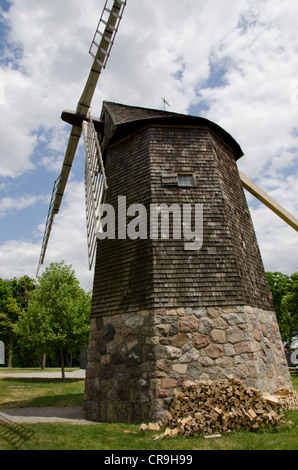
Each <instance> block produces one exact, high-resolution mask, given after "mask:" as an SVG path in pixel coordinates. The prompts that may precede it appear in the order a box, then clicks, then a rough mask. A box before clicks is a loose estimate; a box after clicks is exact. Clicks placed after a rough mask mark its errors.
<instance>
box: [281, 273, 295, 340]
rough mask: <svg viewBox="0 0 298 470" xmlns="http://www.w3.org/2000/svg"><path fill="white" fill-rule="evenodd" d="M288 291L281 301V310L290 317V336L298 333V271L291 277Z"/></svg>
mask: <svg viewBox="0 0 298 470" xmlns="http://www.w3.org/2000/svg"><path fill="white" fill-rule="evenodd" d="M290 281H291V283H290V286H289V291H288V293H287V294H286V295H285V296H284V297H283V299H282V301H281V310H282V311H283V312H284V313H285V314H286V315H287V317H288V338H289V339H291V338H293V337H294V336H296V335H298V272H297V273H294V274H292V276H291V277H290Z"/></svg>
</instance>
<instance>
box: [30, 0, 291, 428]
mask: <svg viewBox="0 0 298 470" xmlns="http://www.w3.org/2000/svg"><path fill="white" fill-rule="evenodd" d="M108 3H109V2H108V1H107V2H106V4H105V7H104V10H103V14H102V16H101V19H100V21H99V25H98V28H97V30H96V33H95V36H94V39H93V41H92V45H91V48H90V53H91V54H92V56H93V58H94V62H93V65H92V68H91V71H90V74H89V77H88V80H87V83H86V86H85V89H84V91H83V94H82V96H81V98H80V100H79V103H78V106H77V110H76V112H70V111H64V112H63V113H62V119H63V120H65V121H66V122H68V123H70V124H71V125H72V129H71V134H70V138H69V143H68V147H67V150H66V154H65V159H64V163H63V167H62V172H61V174H60V176H59V178H58V179H57V180H56V181H55V183H54V188H53V193H52V197H51V203H50V209H49V213H48V217H47V222H46V229H45V234H44V239H43V244H42V251H41V256H40V261H39V266H40V265H41V264H42V263H43V261H44V256H45V251H46V248H47V244H48V240H49V236H50V231H51V227H52V224H53V219H54V216H55V215H56V214H57V213H58V211H59V207H60V204H61V199H62V196H63V193H64V190H65V186H66V183H67V179H68V175H69V172H70V169H71V165H72V162H73V158H74V155H75V152H76V148H77V146H78V142H79V139H80V136H81V134H82V133H83V137H84V143H85V153H86V168H85V196H86V213H87V216H86V217H87V237H88V256H89V268H91V266H92V263H93V261H94V258H95V254H96V263H95V273H94V285H93V298H92V308H91V328H90V340H89V348H88V355H87V356H88V360H87V371H88V374H87V375H86V377H87V378H86V383H85V398H84V412H85V416H86V418H87V419H91V420H94V421H110V422H115V421H122V420H123V421H125V422H127V421H143V420H150V421H151V420H153V421H158V420H159V419H160V417H161V413H163V411H164V409H166V407H167V406H168V404H169V400H170V399H171V396H172V394H173V391H174V389H175V388H176V387H177V386H179V384H181V383H182V382H183V381H184V380H192V379H193V378H195V379H197V378H202V380H206V379H213V378H214V377H216V378H218V377H226V376H228V375H234V376H236V377H240V378H242V377H244V378H245V379H246V380H248V384H249V385H250V386H253V387H256V388H262V389H263V390H264V391H273V387H276V388H275V390H276V389H277V388H278V387H280V386H281V385H289V386H290V383H291V381H290V377H289V373H288V368H287V364H286V361H285V357H284V354H283V348H282V343H281V338H280V334H279V330H278V325H277V322H276V317H275V315H274V312H273V304H272V298H271V297H270V291H269V287H268V283H267V280H266V275H265V271H264V267H263V264H262V260H261V256H260V253H259V249H258V244H257V240H256V236H255V233H254V228H253V224H252V221H251V218H250V214H249V210H248V207H247V202H246V200H245V196H244V191H243V187H244V188H245V189H247V190H248V191H250V192H251V193H252V194H254V196H256V197H257V198H258V199H259V200H261V201H262V202H263V203H264V204H266V205H267V206H268V207H269V208H270V209H271V210H273V211H274V212H275V213H276V214H277V215H278V216H279V217H281V218H282V219H283V220H284V221H285V222H286V223H288V224H289V225H291V226H292V227H293V228H294V229H295V230H296V231H297V230H298V223H297V219H295V218H294V217H293V216H291V215H290V214H289V213H287V212H286V211H285V210H284V209H283V208H282V207H281V206H280V205H278V204H277V203H276V202H275V201H273V200H272V199H271V198H270V197H269V196H268V195H266V194H265V193H264V192H263V191H262V190H261V189H260V188H258V187H257V186H256V185H254V184H253V183H252V182H251V181H250V180H249V179H248V178H247V177H246V176H245V175H243V174H242V173H240V172H239V170H238V168H237V165H236V162H237V160H238V159H239V158H241V157H242V156H243V152H242V150H241V148H240V146H239V144H238V143H237V142H236V141H235V140H234V139H233V137H232V136H230V135H229V134H228V133H227V132H226V131H225V130H223V129H222V128H221V127H220V126H218V125H217V124H215V123H212V122H210V121H208V120H206V119H204V118H200V117H195V116H186V115H182V114H177V113H170V112H168V111H165V110H163V111H162V110H153V109H145V108H140V107H131V106H126V105H120V104H116V103H109V102H104V103H103V108H102V113H101V117H100V118H99V119H98V118H95V117H93V116H91V114H90V104H91V100H92V97H93V94H94V90H95V87H96V84H97V81H98V78H99V75H100V73H101V70H102V69H103V68H104V67H105V66H106V63H107V59H108V57H109V55H110V52H111V47H112V45H113V43H114V40H115V35H116V33H117V30H118V27H119V23H120V21H121V18H122V15H123V11H124V8H125V6H126V3H127V2H126V1H120V0H115V1H114V2H113V4H112V5H111V2H110V5H109V4H108ZM162 99H163V98H162ZM163 102H164V105H165V106H166V105H167V102H166V100H165V99H163ZM103 156H104V158H103ZM103 162H105V164H104V163H103ZM128 169H129V171H127V170H128ZM107 182H108V184H109V187H108V184H107ZM120 194H123V195H125V197H124V196H121V197H122V198H124V199H125V200H127V203H130V204H131V206H130V207H133V204H134V205H135V206H136V205H139V204H135V203H136V202H140V201H142V202H143V203H144V205H146V207H148V206H150V205H151V204H161V203H162V204H163V205H166V206H167V207H168V208H169V207H170V205H171V204H172V205H173V206H174V204H173V203H175V202H179V204H180V205H183V204H184V203H185V204H187V205H188V206H189V203H197V202H198V201H203V202H204V244H203V246H202V249H200V250H194V251H193V252H190V251H186V249H185V248H184V246H185V245H184V240H177V239H173V240H155V239H153V238H152V239H150V237H147V239H141V238H140V237H139V239H129V237H125V236H124V237H123V236H121V237H118V239H117V238H116V239H111V240H109V239H108V238H107V239H99V240H98V239H97V233H98V232H99V231H101V226H100V219H101V206H102V203H103V202H104V201H106V203H107V204H109V205H110V206H112V207H114V208H115V207H116V204H117V199H118V202H119V195H120ZM176 206H177V205H176ZM144 207H145V206H144ZM171 207H172V206H171ZM205 209H206V211H205ZM125 215H126V214H125ZM127 215H129V216H131V214H127ZM168 215H169V214H168ZM119 220H120V219H119V206H118V218H117V217H116V219H115V222H116V223H117V222H118V229H119ZM121 230H122V229H121ZM118 233H119V232H118ZM99 238H100V237H99ZM282 380H283V381H284V382H281V381H282Z"/></svg>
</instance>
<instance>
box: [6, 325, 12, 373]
mask: <svg viewBox="0 0 298 470" xmlns="http://www.w3.org/2000/svg"><path fill="white" fill-rule="evenodd" d="M12 343H13V333H12V332H11V333H9V335H8V348H7V349H8V351H7V367H8V368H9V369H11V368H12Z"/></svg>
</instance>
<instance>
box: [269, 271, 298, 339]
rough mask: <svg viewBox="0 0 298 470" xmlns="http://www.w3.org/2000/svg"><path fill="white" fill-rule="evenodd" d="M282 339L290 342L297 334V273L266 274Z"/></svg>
mask: <svg viewBox="0 0 298 470" xmlns="http://www.w3.org/2000/svg"><path fill="white" fill-rule="evenodd" d="M266 276H267V280H268V284H269V287H270V290H271V292H272V296H273V303H274V309H275V313H276V317H277V321H278V324H279V328H280V332H281V336H282V339H283V340H284V341H290V340H291V339H292V338H293V337H294V336H295V335H297V334H298V272H296V273H294V274H292V275H291V276H288V275H287V274H282V273H280V272H274V273H272V272H267V273H266Z"/></svg>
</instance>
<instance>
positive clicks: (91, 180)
mask: <svg viewBox="0 0 298 470" xmlns="http://www.w3.org/2000/svg"><path fill="white" fill-rule="evenodd" d="M83 136H84V143H85V154H86V161H85V205H86V227H87V241H88V261H89V269H90V270H91V269H92V265H93V261H94V256H95V252H96V238H97V233H98V232H99V231H101V230H102V227H101V223H100V219H101V211H102V206H103V204H104V200H105V195H106V190H107V189H108V186H107V180H106V175H105V169H104V164H103V159H102V154H101V149H100V144H99V141H98V137H97V133H96V130H95V127H94V124H93V121H92V118H91V117H90V118H89V120H88V121H84V122H83Z"/></svg>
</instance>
